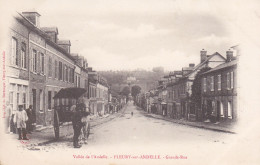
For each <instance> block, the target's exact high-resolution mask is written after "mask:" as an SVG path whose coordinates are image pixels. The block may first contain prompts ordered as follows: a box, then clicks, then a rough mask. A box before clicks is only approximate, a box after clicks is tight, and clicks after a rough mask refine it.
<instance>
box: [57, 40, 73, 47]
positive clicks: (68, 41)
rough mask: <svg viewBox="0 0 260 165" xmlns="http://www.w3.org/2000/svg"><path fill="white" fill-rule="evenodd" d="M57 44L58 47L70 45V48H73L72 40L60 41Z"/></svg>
mask: <svg viewBox="0 0 260 165" xmlns="http://www.w3.org/2000/svg"><path fill="white" fill-rule="evenodd" d="M57 44H58V45H69V46H71V44H70V40H58V41H57Z"/></svg>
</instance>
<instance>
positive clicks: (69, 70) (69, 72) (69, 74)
mask: <svg viewBox="0 0 260 165" xmlns="http://www.w3.org/2000/svg"><path fill="white" fill-rule="evenodd" d="M68 82H71V68H70V67H68Z"/></svg>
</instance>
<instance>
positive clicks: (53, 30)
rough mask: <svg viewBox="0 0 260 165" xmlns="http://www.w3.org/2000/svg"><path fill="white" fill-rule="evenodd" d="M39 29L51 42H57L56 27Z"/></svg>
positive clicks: (57, 32)
mask: <svg viewBox="0 0 260 165" xmlns="http://www.w3.org/2000/svg"><path fill="white" fill-rule="evenodd" d="M40 29H41V30H42V31H44V32H45V33H46V34H47V35H48V36H49V37H50V39H51V41H52V42H55V43H57V41H58V34H59V31H58V28H57V27H42V28H40Z"/></svg>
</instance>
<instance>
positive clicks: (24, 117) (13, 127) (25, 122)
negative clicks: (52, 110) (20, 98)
mask: <svg viewBox="0 0 260 165" xmlns="http://www.w3.org/2000/svg"><path fill="white" fill-rule="evenodd" d="M5 111H6V115H5V122H6V123H5V124H6V125H5V126H6V132H7V133H10V134H12V133H18V136H19V137H18V140H29V139H28V137H27V136H26V134H27V133H31V132H32V130H33V127H32V123H33V110H32V105H30V106H29V108H28V109H26V110H25V109H24V105H18V111H16V110H13V108H12V106H11V105H10V104H9V102H7V103H6V109H5Z"/></svg>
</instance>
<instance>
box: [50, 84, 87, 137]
mask: <svg viewBox="0 0 260 165" xmlns="http://www.w3.org/2000/svg"><path fill="white" fill-rule="evenodd" d="M85 92H86V90H85V89H84V88H63V89H61V90H60V91H59V92H58V93H57V94H56V95H55V96H54V97H53V99H54V102H55V103H56V106H54V123H53V127H54V135H55V139H59V137H60V126H61V125H62V124H63V123H65V122H72V116H73V114H74V113H75V107H76V105H77V104H78V103H79V98H81V97H82V96H83V95H84V93H85ZM85 110H86V109H85ZM87 131H88V132H87V133H88V134H89V128H88V129H87Z"/></svg>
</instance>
